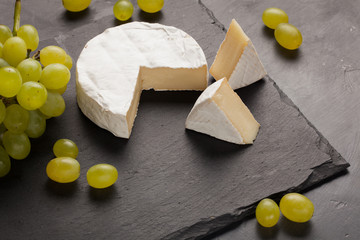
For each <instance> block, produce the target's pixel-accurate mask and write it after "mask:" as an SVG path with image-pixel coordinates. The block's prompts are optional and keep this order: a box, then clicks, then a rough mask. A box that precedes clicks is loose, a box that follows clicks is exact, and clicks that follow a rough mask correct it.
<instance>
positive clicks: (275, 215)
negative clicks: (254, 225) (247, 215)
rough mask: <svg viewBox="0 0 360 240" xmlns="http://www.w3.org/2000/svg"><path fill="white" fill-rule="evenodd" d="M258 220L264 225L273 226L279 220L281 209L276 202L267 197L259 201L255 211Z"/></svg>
mask: <svg viewBox="0 0 360 240" xmlns="http://www.w3.org/2000/svg"><path fill="white" fill-rule="evenodd" d="M255 215H256V220H257V221H258V223H259V224H260V225H261V226H263V227H273V226H275V225H276V223H277V222H278V221H279V218H280V210H279V207H278V205H277V204H276V202H274V201H273V200H271V199H269V198H265V199H263V200H261V201H260V202H259V204H258V205H257V207H256V211H255Z"/></svg>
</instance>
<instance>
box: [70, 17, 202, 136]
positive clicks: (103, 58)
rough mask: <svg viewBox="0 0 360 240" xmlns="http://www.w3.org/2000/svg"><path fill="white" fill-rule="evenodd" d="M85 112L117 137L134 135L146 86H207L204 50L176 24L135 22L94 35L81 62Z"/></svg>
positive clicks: (79, 75) (163, 88)
mask: <svg viewBox="0 0 360 240" xmlns="http://www.w3.org/2000/svg"><path fill="white" fill-rule="evenodd" d="M76 71H77V77H76V92H77V101H78V105H79V107H80V109H81V111H82V112H83V113H84V114H85V115H86V116H87V117H88V118H89V119H90V120H91V121H93V122H94V123H95V124H97V125H98V126H100V127H102V128H104V129H107V130H109V131H110V132H112V133H113V134H114V135H115V136H118V137H123V138H129V137H130V134H131V129H132V126H133V122H134V120H135V117H136V112H137V107H138V104H139V99H140V95H141V91H142V90H143V89H154V90H158V91H166V90H204V89H205V88H206V87H207V79H208V70H207V62H206V58H205V55H204V52H203V50H202V49H201V47H200V46H199V44H198V43H197V42H196V41H195V40H194V39H193V38H192V37H191V36H189V35H188V34H187V33H185V32H184V31H182V30H180V29H177V28H175V27H171V26H165V25H161V24H151V23H143V22H132V23H128V24H124V25H121V26H118V27H113V28H109V29H107V30H105V32H103V33H101V34H100V35H98V36H96V37H94V38H93V39H91V40H90V41H89V42H88V43H87V44H86V45H85V47H84V49H83V50H82V52H81V54H80V56H79V59H78V61H77V65H76Z"/></svg>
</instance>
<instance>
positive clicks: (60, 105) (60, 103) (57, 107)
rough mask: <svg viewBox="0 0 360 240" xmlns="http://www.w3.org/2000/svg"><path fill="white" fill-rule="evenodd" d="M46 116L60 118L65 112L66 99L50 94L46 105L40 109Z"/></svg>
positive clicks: (53, 93) (57, 94)
mask: <svg viewBox="0 0 360 240" xmlns="http://www.w3.org/2000/svg"><path fill="white" fill-rule="evenodd" d="M39 109H40V112H42V113H43V114H44V115H45V116H48V117H58V116H60V115H61V114H63V113H64V111H65V101H64V98H63V97H62V96H61V95H60V94H59V93H56V92H50V91H49V92H48V96H47V99H46V102H45V104H44V105H43V106H42V107H40V108H39Z"/></svg>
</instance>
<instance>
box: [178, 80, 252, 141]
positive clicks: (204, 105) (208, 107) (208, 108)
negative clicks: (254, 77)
mask: <svg viewBox="0 0 360 240" xmlns="http://www.w3.org/2000/svg"><path fill="white" fill-rule="evenodd" d="M223 81H224V79H221V80H218V81H216V82H215V83H213V84H211V85H210V86H209V87H208V88H207V89H206V90H205V91H204V92H203V93H202V94H201V95H200V97H199V98H198V100H197V101H196V102H195V104H194V107H193V108H192V109H191V111H190V113H189V115H188V117H187V119H186V123H185V127H186V128H187V129H191V130H194V131H197V132H201V133H204V134H208V135H210V136H213V137H215V138H218V139H221V140H225V141H228V142H232V143H236V144H245V143H244V141H243V138H242V137H241V135H240V133H239V132H238V131H237V129H236V128H235V127H234V125H233V124H232V123H231V121H230V120H229V119H228V118H227V116H226V115H225V113H224V112H223V111H222V110H221V109H220V108H219V106H218V105H217V104H216V103H215V102H214V101H213V99H212V97H213V96H214V94H215V93H216V92H217V90H218V89H219V88H220V86H221V84H222V82H223Z"/></svg>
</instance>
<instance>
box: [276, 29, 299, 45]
mask: <svg viewBox="0 0 360 240" xmlns="http://www.w3.org/2000/svg"><path fill="white" fill-rule="evenodd" d="M275 39H276V41H277V42H278V43H279V44H280V45H281V46H282V47H284V48H286V49H289V50H295V49H297V48H299V47H300V45H301V43H302V36H301V32H300V31H299V30H298V29H297V28H296V27H295V26H293V25H291V24H289V23H280V24H279V25H278V26H277V27H276V29H275Z"/></svg>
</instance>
